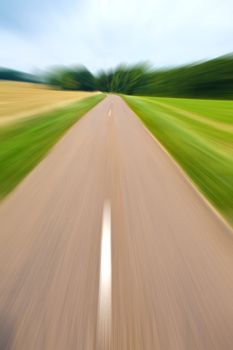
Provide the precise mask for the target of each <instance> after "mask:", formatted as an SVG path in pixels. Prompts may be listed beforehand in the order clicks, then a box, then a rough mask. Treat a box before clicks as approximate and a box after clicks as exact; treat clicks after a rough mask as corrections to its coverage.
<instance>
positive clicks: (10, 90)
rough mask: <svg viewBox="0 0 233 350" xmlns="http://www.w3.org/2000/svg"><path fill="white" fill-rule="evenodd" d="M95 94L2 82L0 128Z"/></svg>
mask: <svg viewBox="0 0 233 350" xmlns="http://www.w3.org/2000/svg"><path fill="white" fill-rule="evenodd" d="M94 94H96V93H93V92H83V91H58V90H52V89H50V88H49V87H47V86H45V85H39V84H31V83H21V82H9V81H0V126H1V125H5V124H8V123H11V122H16V121H18V120H20V119H22V118H26V117H31V116H34V115H36V114H38V113H42V112H46V111H48V110H51V109H54V108H58V107H62V106H64V105H67V104H69V103H72V102H75V101H78V100H80V99H82V98H84V97H88V96H91V95H94Z"/></svg>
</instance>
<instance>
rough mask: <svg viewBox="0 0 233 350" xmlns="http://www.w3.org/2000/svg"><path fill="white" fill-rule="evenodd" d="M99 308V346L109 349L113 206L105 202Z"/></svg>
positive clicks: (103, 349)
mask: <svg viewBox="0 0 233 350" xmlns="http://www.w3.org/2000/svg"><path fill="white" fill-rule="evenodd" d="M98 306H99V309H98V325H97V327H98V348H100V349H102V350H105V349H109V345H110V337H111V311H112V257H111V206H110V203H109V202H108V201H106V202H105V204H104V210H103V221H102V241H101V261H100V284H99V305H98Z"/></svg>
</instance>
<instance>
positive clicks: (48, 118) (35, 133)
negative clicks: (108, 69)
mask: <svg viewBox="0 0 233 350" xmlns="http://www.w3.org/2000/svg"><path fill="white" fill-rule="evenodd" d="M103 98H104V95H103V94H101V95H96V96H93V97H88V98H85V99H83V100H81V101H78V102H76V103H74V104H72V105H69V106H67V107H64V108H60V109H58V110H54V111H51V112H49V113H44V114H41V115H38V116H37V117H33V118H31V119H27V120H25V121H22V122H18V123H16V124H14V125H12V126H8V127H7V126H5V127H2V128H0V199H2V198H3V197H4V196H6V195H7V194H8V193H9V192H10V191H11V190H12V189H13V188H14V187H15V186H16V185H17V184H18V183H19V182H20V181H21V180H22V179H23V177H24V176H25V175H27V174H28V173H29V172H30V170H32V169H33V168H34V166H35V165H36V164H37V163H38V162H39V161H40V160H41V159H42V158H43V157H44V156H45V155H46V153H47V152H48V151H49V149H50V148H51V147H52V146H53V145H54V144H55V143H56V142H57V141H58V140H59V138H60V137H61V136H62V135H63V134H64V133H65V132H66V131H67V130H68V129H69V128H70V127H71V126H72V125H73V124H74V123H75V122H77V121H78V120H79V119H80V118H81V117H82V116H83V115H84V114H85V113H86V112H88V111H89V110H90V109H91V108H93V107H94V106H95V105H96V104H97V103H99V102H100V101H101V100H102V99H103Z"/></svg>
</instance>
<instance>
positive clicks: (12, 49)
mask: <svg viewBox="0 0 233 350" xmlns="http://www.w3.org/2000/svg"><path fill="white" fill-rule="evenodd" d="M232 13H233V1H232V0H222V1H219V0H218V1H217V0H195V1H194V0H193V1H192V2H191V1H190V0H173V1H172V0H40V1H33V0H1V1H0V44H1V51H0V66H6V67H12V68H17V69H23V70H25V71H34V70H36V69H38V68H41V69H44V68H46V67H48V66H53V65H60V64H66V65H69V64H78V63H82V64H84V65H86V66H87V67H88V68H90V69H92V70H93V71H96V70H98V69H101V68H110V67H113V66H115V65H117V64H119V63H120V62H125V63H136V62H139V61H149V62H151V63H152V64H153V65H154V66H157V67H158V66H159V67H161V66H168V65H177V64H183V63H189V62H193V61H197V60H201V59H207V58H212V57H216V56H219V55H223V54H226V53H229V52H232V51H233V20H232Z"/></svg>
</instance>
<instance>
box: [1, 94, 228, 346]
mask: <svg viewBox="0 0 233 350" xmlns="http://www.w3.org/2000/svg"><path fill="white" fill-rule="evenodd" d="M0 349H1V350H2V349H4V350H5V349H6V350H11V349H14V350H47V349H49V350H50V349H52V350H55V349H56V350H71V349H72V350H74V349H75V350H77V349H79V350H94V349H97V350H110V349H111V350H112V349H113V350H232V349H233V235H232V231H231V229H230V228H228V227H227V225H225V224H224V222H223V221H221V220H220V219H219V217H218V216H217V215H216V214H215V213H214V211H212V210H211V208H210V207H209V206H208V205H207V204H206V202H205V201H204V200H203V198H202V196H200V195H199V193H198V192H197V191H196V190H195V189H194V188H193V186H192V185H191V184H190V183H189V181H187V179H186V178H185V177H184V176H183V174H182V172H181V171H180V170H179V168H178V167H177V166H176V164H175V162H173V161H172V160H171V158H170V157H169V156H168V155H167V153H166V152H164V150H163V149H162V147H160V145H159V143H157V142H155V140H154V139H153V138H152V137H151V136H150V134H149V133H148V132H147V131H146V130H145V128H144V127H143V126H142V124H141V122H140V121H139V120H138V118H137V117H136V116H135V115H134V113H133V112H132V111H131V110H130V109H129V107H127V105H126V104H125V102H123V100H122V99H121V98H120V97H118V96H113V95H109V96H107V97H106V98H105V100H104V101H103V102H101V103H100V104H99V105H97V106H96V107H95V108H93V109H92V110H91V111H90V112H88V113H87V114H86V116H85V117H84V118H82V119H81V120H80V121H79V122H78V123H77V124H75V126H73V127H72V128H71V129H70V130H69V131H68V132H67V133H66V135H65V136H64V137H63V138H62V139H61V140H60V142H59V143H58V144H57V145H56V146H55V147H54V148H53V149H52V151H51V152H50V153H49V155H48V156H47V157H46V158H45V159H44V160H43V161H42V162H41V163H40V164H39V165H38V166H37V167H36V168H35V169H34V170H33V171H32V172H31V173H30V174H29V176H27V177H26V178H25V180H24V181H23V182H22V183H21V184H20V185H19V186H18V187H17V189H16V190H15V191H14V192H13V193H12V194H11V195H10V196H9V197H8V198H7V199H6V200H4V201H3V202H2V203H1V205H0Z"/></svg>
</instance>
